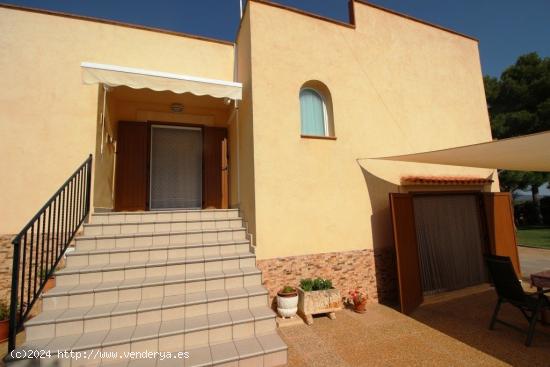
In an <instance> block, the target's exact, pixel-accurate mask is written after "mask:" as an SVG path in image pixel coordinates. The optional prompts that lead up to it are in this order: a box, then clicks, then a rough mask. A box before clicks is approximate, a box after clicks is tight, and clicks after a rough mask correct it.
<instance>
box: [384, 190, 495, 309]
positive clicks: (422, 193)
mask: <svg viewBox="0 0 550 367" xmlns="http://www.w3.org/2000/svg"><path fill="white" fill-rule="evenodd" d="M484 194H487V192H484V191H482V190H444V191H409V192H406V193H390V212H391V215H392V227H393V228H392V231H393V238H394V239H393V240H394V249H395V251H396V256H397V259H396V260H397V274H398V280H399V299H400V303H401V312H403V313H407V314H408V313H410V312H412V311H413V310H414V308H416V306H413V307H409V305H404V304H403V301H404V296H403V290H402V288H401V287H402V281H401V280H400V277H401V273H402V269H400V261H399V254H398V253H397V251H398V248H397V244H396V241H397V240H396V237H398V233H397V229H396V227H395V223H394V218H395V217H396V215H395V213H394V205H393V204H392V196H394V197H396V198H398V197H403V196H408V197H409V198H410V205H411V212H412V215H413V217H412V218H411V222H412V225H413V227H414V231H415V235H416V223H415V219H414V211H415V208H414V198H415V197H419V196H444V195H475V196H476V199H477V201H478V206H477V210H478V213H479V219H478V220H479V221H480V222H481V223H480V228H481V230H482V236H483V244H484V249H483V250H484V251H485V253H491V247H490V246H491V245H490V239H489V233H488V228H487V226H488V224H487V217H486V215H487V214H486V209H485V204H484V201H483V200H484ZM414 245H415V247H416V250H417V251H418V243H417V241H416V238H415V239H414ZM417 255H418V254H417ZM418 260H419V258H418ZM417 268H418V271H419V273H418V280H419V281H420V283H419V284H418V286H419V287H420V292H421V293H422V294H421V295H420V298H421V299H423V298H424V295H423V291H422V283H421V282H422V280H421V276H422V275H421V272H420V262H419V261H418V266H417ZM409 280H410V279H409ZM415 294H416V293H415ZM409 298H410V297H409Z"/></svg>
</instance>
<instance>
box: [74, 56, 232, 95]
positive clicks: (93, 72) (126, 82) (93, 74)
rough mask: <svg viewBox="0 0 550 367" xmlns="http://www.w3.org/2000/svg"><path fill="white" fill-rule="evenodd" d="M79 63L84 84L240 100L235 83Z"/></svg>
mask: <svg viewBox="0 0 550 367" xmlns="http://www.w3.org/2000/svg"><path fill="white" fill-rule="evenodd" d="M80 66H81V67H82V81H83V82H84V83H85V84H98V83H101V84H105V85H108V86H110V87H118V86H127V87H130V88H134V89H143V88H148V89H151V90H154V91H172V92H174V93H179V94H181V93H192V94H195V95H197V96H204V95H209V96H212V97H216V98H229V99H233V100H240V99H242V84H241V83H237V82H231V81H225V80H217V79H208V78H202V77H196V76H190V75H183V74H174V73H167V72H163V71H155V70H145V69H137V68H131V67H126V66H118V65H107V64H97V63H91V62H83V63H82V64H81V65H80Z"/></svg>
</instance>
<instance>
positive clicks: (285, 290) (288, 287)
mask: <svg viewBox="0 0 550 367" xmlns="http://www.w3.org/2000/svg"><path fill="white" fill-rule="evenodd" d="M292 292H296V289H294V287H291V286H289V285H285V286H284V287H283V290H282V293H292Z"/></svg>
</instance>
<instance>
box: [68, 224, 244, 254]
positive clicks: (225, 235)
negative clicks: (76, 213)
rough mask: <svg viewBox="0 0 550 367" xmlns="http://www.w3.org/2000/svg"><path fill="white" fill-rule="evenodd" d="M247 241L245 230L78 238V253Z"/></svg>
mask: <svg viewBox="0 0 550 367" xmlns="http://www.w3.org/2000/svg"><path fill="white" fill-rule="evenodd" d="M245 239H246V234H245V230H244V229H233V230H226V231H202V232H196V233H164V234H155V235H146V236H120V237H115V238H86V237H77V238H76V249H77V251H90V250H102V249H103V250H106V249H112V248H148V247H154V246H155V245H168V244H179V245H185V244H190V245H191V244H192V245H196V244H201V243H215V242H227V241H241V240H245Z"/></svg>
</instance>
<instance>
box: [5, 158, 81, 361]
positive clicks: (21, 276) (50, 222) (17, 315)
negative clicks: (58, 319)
mask: <svg viewBox="0 0 550 367" xmlns="http://www.w3.org/2000/svg"><path fill="white" fill-rule="evenodd" d="M91 177H92V155H91V154H90V156H89V157H88V158H87V159H86V161H84V163H82V165H81V166H80V167H78V169H77V170H76V171H75V172H74V173H73V174H72V175H71V177H69V179H68V180H67V181H65V183H64V184H63V186H61V188H60V189H59V190H57V192H56V193H55V194H54V195H53V196H52V197H51V199H50V200H48V202H46V204H45V205H44V206H43V207H42V209H40V210H39V211H38V213H36V215H35V216H34V217H33V218H32V219H31V220H30V221H29V223H28V224H27V225H26V226H25V227H23V229H22V230H21V232H19V234H18V235H17V236H15V238H14V239H13V241H12V244H13V268H12V283H11V301H10V302H11V303H10V331H9V339H8V349H9V350H8V352H11V351H12V350H14V349H15V338H16V335H17V333H18V332H19V330H21V328H22V326H23V322H24V321H25V320H26V318H27V316H28V315H29V312H30V311H31V309H32V307H33V306H34V304H35V302H36V300H37V299H38V296H39V295H40V293H41V292H42V289H43V288H44V285H45V284H46V281H47V280H48V279H49V278H50V277H51V276H52V275H53V273H54V271H55V268H56V266H57V265H58V264H59V261H60V260H61V258H62V257H63V254H64V253H65V250H66V249H67V247H68V246H69V244H70V243H71V241H72V240H73V238H74V236H75V234H76V232H77V230H78V228H79V227H80V226H81V225H82V223H83V222H84V220H85V219H86V217H87V216H88V213H89V212H90V189H91Z"/></svg>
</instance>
